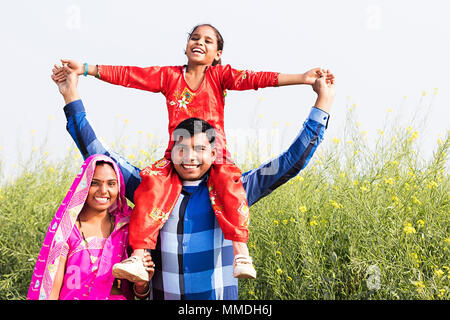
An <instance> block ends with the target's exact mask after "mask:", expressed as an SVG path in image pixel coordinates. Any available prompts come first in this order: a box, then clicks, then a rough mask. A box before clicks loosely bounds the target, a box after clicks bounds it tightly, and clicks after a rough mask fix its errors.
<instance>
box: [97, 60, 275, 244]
mask: <svg viewBox="0 0 450 320" xmlns="http://www.w3.org/2000/svg"><path fill="white" fill-rule="evenodd" d="M98 71H99V74H100V78H101V79H102V80H104V81H106V82H109V83H112V84H117V85H122V86H125V87H131V88H136V89H141V90H147V91H151V92H161V93H162V94H163V95H164V96H165V97H166V103H167V110H168V113H169V135H170V137H172V133H173V131H174V129H175V128H176V126H177V125H178V124H179V123H180V122H181V121H183V120H186V119H188V118H192V117H195V118H200V119H203V120H205V121H207V122H209V123H210V124H211V125H212V126H213V127H214V128H215V129H216V147H217V152H218V157H217V159H216V162H215V163H214V164H213V166H212V167H211V173H210V177H209V180H208V186H209V190H210V198H211V203H212V205H213V209H214V211H215V214H216V216H217V219H218V221H219V224H220V226H221V228H222V231H223V233H224V236H225V238H226V239H230V240H233V241H240V242H246V241H247V239H248V225H247V221H248V206H247V201H246V195H245V190H244V188H243V187H242V183H241V182H240V176H241V171H240V170H239V168H237V167H236V166H235V165H234V164H233V162H232V160H231V158H230V156H229V153H228V151H227V150H226V149H225V146H226V139H225V132H224V106H225V95H226V90H249V89H255V90H257V89H259V88H264V87H269V86H276V85H277V84H278V74H279V73H276V72H253V71H248V70H236V69H233V68H231V66H230V65H225V66H222V65H217V66H210V67H208V68H207V69H206V72H205V77H204V79H203V81H202V83H201V84H200V86H199V87H198V88H197V90H192V89H191V88H190V87H189V85H188V84H187V83H186V80H185V78H184V72H183V71H184V66H166V67H148V68H140V67H127V66H102V65H99V66H98ZM172 140H173V139H171V141H170V142H169V146H168V148H167V150H166V153H165V158H164V159H161V160H160V161H157V162H156V163H154V164H153V165H151V166H150V167H147V168H145V169H144V170H142V171H141V177H142V182H141V184H140V185H139V187H138V189H137V190H136V193H135V196H134V200H135V208H134V212H133V214H132V216H131V220H130V239H129V240H130V244H131V246H132V247H133V248H135V249H138V248H149V249H154V248H155V246H156V239H157V236H158V232H159V229H160V228H161V227H162V226H163V224H164V222H165V221H166V220H167V218H168V216H169V214H170V212H172V209H173V206H174V205H175V203H176V200H177V199H178V196H179V194H180V193H181V188H182V183H181V181H180V180H179V177H178V175H177V174H176V172H175V171H174V169H173V165H172V163H171V161H170V152H171V149H172V145H173V141H172Z"/></svg>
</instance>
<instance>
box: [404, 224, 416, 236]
mask: <svg viewBox="0 0 450 320" xmlns="http://www.w3.org/2000/svg"><path fill="white" fill-rule="evenodd" d="M403 231H405V233H406V234H412V233H416V229H415V228H414V227H413V226H412V224H411V223H409V222H408V223H406V224H405V227H404V228H403Z"/></svg>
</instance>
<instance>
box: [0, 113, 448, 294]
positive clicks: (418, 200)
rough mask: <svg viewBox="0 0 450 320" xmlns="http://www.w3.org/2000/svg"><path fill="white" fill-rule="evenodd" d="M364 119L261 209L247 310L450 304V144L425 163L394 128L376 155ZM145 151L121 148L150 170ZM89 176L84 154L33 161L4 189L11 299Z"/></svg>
mask: <svg viewBox="0 0 450 320" xmlns="http://www.w3.org/2000/svg"><path fill="white" fill-rule="evenodd" d="M353 112H354V110H352V108H349V112H348V117H347V122H346V124H345V127H344V129H343V130H342V135H341V136H340V137H334V138H333V137H330V136H326V141H325V142H324V143H323V145H321V146H320V147H319V150H318V151H317V153H316V154H315V155H314V157H313V158H312V159H311V162H310V163H309V165H308V166H307V167H306V168H305V170H304V171H302V172H301V174H300V175H298V176H297V177H295V178H294V179H292V180H290V181H289V182H288V183H287V184H285V185H283V186H281V187H280V188H279V189H277V190H275V191H274V192H273V193H272V194H271V195H270V196H268V197H266V198H264V199H262V200H261V201H259V202H258V203H257V204H255V205H254V206H253V207H252V209H251V226H250V231H251V235H250V240H249V248H250V252H251V255H252V257H253V259H254V264H255V266H256V269H257V273H258V278H257V279H256V280H243V281H240V283H239V286H240V289H239V290H240V298H241V299H446V300H448V299H449V298H450V289H449V287H450V261H449V257H450V252H449V250H450V234H449V231H450V230H449V226H450V194H449V190H450V180H449V175H448V171H447V166H448V152H449V148H450V137H449V135H448V133H447V136H446V137H445V138H444V139H440V140H439V141H438V142H437V144H436V146H435V151H434V154H433V156H432V157H431V158H430V159H428V160H423V159H421V157H420V156H419V153H418V152H417V149H416V148H417V144H418V140H419V137H420V136H419V132H418V131H416V130H414V129H413V128H412V127H411V126H405V127H401V126H396V125H394V124H396V123H395V121H394V122H392V123H391V125H390V126H389V125H387V126H386V127H385V128H383V129H382V130H379V132H378V137H377V141H376V143H375V145H374V147H370V144H369V142H368V139H367V138H366V134H365V133H364V132H363V131H360V128H359V125H358V122H357V121H356V120H355V118H356V116H355V114H354V113H353ZM120 146H123V147H120ZM140 146H141V148H142V149H138V147H137V146H136V147H135V148H134V149H132V148H130V149H128V148H126V147H125V142H123V141H118V142H117V144H116V145H113V144H112V147H113V148H114V147H116V150H117V149H118V151H119V153H121V154H124V155H127V156H128V158H129V159H130V161H132V162H133V163H135V164H136V165H137V166H140V167H143V164H144V163H148V162H149V161H152V160H155V159H154V158H153V155H154V154H155V152H156V150H157V145H156V144H154V143H151V142H144V141H142V144H140ZM253 146H254V145H253ZM149 150H150V151H149ZM251 150H252V149H251ZM158 154H160V152H159V153H158ZM69 159H70V161H68V160H69ZM260 162H261V161H260V159H258V158H257V157H256V159H255V157H254V158H252V161H247V162H244V163H240V166H241V167H242V168H243V170H246V169H250V168H253V167H254V166H256V165H257V164H259V163H260ZM80 164H81V159H80V157H79V155H78V154H77V152H76V151H73V150H72V151H71V152H69V153H68V155H67V157H66V159H64V160H63V161H60V162H57V163H49V162H47V161H46V159H45V156H40V155H36V153H34V155H33V156H32V157H31V158H30V160H29V161H28V162H27V163H25V165H24V166H23V167H24V169H23V171H22V173H21V174H20V175H19V176H17V177H16V178H15V179H14V180H12V181H8V182H7V181H3V182H2V183H1V184H0V188H1V189H0V261H1V265H0V299H24V298H25V297H26V293H27V290H28V285H29V281H30V279H31V275H32V270H33V267H34V264H35V259H36V256H37V254H38V252H39V250H40V246H41V244H42V241H43V238H44V235H45V232H46V229H47V227H48V224H49V222H50V221H51V218H52V216H53V214H54V212H55V211H56V209H57V208H58V206H59V204H60V201H62V199H63V197H64V195H65V193H66V192H67V189H68V187H69V185H70V184H71V182H72V180H73V177H74V176H75V174H76V172H77V170H78V168H79V165H80Z"/></svg>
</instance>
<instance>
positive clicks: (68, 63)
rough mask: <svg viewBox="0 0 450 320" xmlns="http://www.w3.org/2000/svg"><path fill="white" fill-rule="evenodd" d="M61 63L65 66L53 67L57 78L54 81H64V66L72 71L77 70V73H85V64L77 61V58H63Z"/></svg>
mask: <svg viewBox="0 0 450 320" xmlns="http://www.w3.org/2000/svg"><path fill="white" fill-rule="evenodd" d="M61 63H62V65H63V68H60V69H56V70H55V69H53V75H54V76H55V78H54V79H53V80H54V81H58V82H59V81H64V80H65V74H64V71H65V70H64V68H65V69H66V70H67V69H69V70H70V71H71V72H75V74H76V75H82V74H83V73H84V64H82V63H81V62H78V61H75V60H67V59H61Z"/></svg>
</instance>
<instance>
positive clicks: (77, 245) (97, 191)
mask: <svg viewBox="0 0 450 320" xmlns="http://www.w3.org/2000/svg"><path fill="white" fill-rule="evenodd" d="M130 213H131V209H130V208H129V207H128V205H127V201H126V199H125V186H124V183H123V177H122V174H121V172H120V170H119V168H118V167H117V165H116V164H115V163H114V162H113V161H112V159H110V158H109V157H107V156H104V155H93V156H91V157H89V158H88V159H86V161H85V162H84V164H83V166H82V168H81V171H80V173H79V174H78V175H77V177H76V179H75V181H74V182H73V184H72V186H71V188H70V190H69V192H68V193H67V195H66V197H65V199H64V201H63V202H62V204H61V206H60V207H59V209H58V211H57V212H56V214H55V216H54V218H53V220H52V222H51V224H50V226H49V228H48V231H47V234H46V237H45V240H44V244H43V246H42V248H41V252H40V253H39V256H38V259H37V262H36V266H35V269H34V273H33V277H32V281H31V284H30V288H29V291H28V297H27V298H28V299H32V300H37V299H39V300H47V299H51V300H54V299H61V300H82V299H88V300H97V299H101V300H104V299H110V300H125V299H131V298H133V295H132V293H131V291H130V288H129V286H128V283H127V282H126V281H123V282H122V283H120V282H119V280H115V279H114V276H113V275H112V266H113V265H114V264H115V263H117V262H120V261H121V260H123V259H124V258H127V245H128V222H129V216H130Z"/></svg>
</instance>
